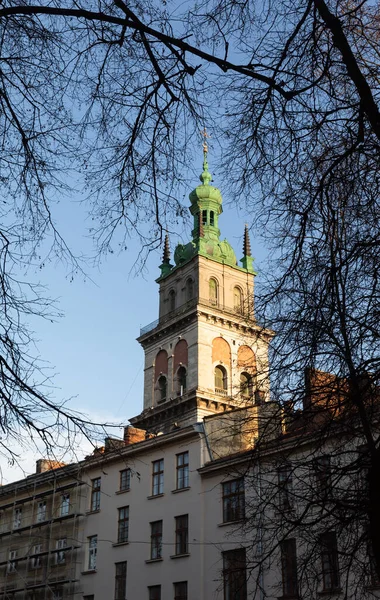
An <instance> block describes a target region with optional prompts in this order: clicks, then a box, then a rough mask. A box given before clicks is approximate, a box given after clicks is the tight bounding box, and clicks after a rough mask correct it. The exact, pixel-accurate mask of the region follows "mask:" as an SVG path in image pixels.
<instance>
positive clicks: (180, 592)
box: [174, 581, 187, 600]
mask: <svg viewBox="0 0 380 600" xmlns="http://www.w3.org/2000/svg"><path fill="white" fill-rule="evenodd" d="M174 600H187V581H179V582H178V583H175V584H174Z"/></svg>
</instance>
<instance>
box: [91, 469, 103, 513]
mask: <svg viewBox="0 0 380 600" xmlns="http://www.w3.org/2000/svg"><path fill="white" fill-rule="evenodd" d="M100 482H101V478H100V477H97V478H96V479H93V480H92V481H91V484H92V485H91V510H92V511H93V510H99V509H100Z"/></svg>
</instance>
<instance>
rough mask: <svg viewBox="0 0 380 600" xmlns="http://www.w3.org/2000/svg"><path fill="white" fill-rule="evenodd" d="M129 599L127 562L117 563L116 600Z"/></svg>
mask: <svg viewBox="0 0 380 600" xmlns="http://www.w3.org/2000/svg"><path fill="white" fill-rule="evenodd" d="M126 597H127V561H126V560H124V561H120V562H116V563H115V593H114V600H126Z"/></svg>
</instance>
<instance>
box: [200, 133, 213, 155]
mask: <svg viewBox="0 0 380 600" xmlns="http://www.w3.org/2000/svg"><path fill="white" fill-rule="evenodd" d="M201 134H202V136H203V153H204V154H207V152H208V145H207V140H208V139H210V137H211V136H210V135H209V134H208V133H207V129H206V127H205V128H204V129H202V131H201Z"/></svg>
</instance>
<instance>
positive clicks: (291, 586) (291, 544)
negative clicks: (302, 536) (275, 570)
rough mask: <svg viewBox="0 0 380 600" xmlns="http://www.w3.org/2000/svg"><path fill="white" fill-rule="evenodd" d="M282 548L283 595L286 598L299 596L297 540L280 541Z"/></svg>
mask: <svg viewBox="0 0 380 600" xmlns="http://www.w3.org/2000/svg"><path fill="white" fill-rule="evenodd" d="M280 549H281V570H282V595H283V596H284V597H285V598H298V582H297V548H296V540H295V539H289V540H283V541H282V542H280Z"/></svg>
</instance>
